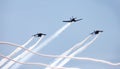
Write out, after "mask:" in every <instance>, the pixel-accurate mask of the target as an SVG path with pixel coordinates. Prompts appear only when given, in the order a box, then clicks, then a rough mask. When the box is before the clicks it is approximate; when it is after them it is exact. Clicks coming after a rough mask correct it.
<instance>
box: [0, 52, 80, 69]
mask: <svg viewBox="0 0 120 69" xmlns="http://www.w3.org/2000/svg"><path fill="white" fill-rule="evenodd" d="M0 57H3V58H6V59H8V60H11V61H13V62H15V63H19V64H26V65H37V66H45V67H46V66H47V67H50V68H51V69H80V68H67V67H60V68H58V67H51V66H50V65H47V64H43V63H30V62H29V63H28V62H27V63H24V62H19V61H16V60H14V59H12V58H9V57H6V56H4V55H2V54H0Z"/></svg>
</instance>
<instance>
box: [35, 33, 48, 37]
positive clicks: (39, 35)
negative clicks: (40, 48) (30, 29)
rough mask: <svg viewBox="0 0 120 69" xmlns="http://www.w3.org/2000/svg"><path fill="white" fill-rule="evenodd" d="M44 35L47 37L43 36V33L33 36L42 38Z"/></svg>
mask: <svg viewBox="0 0 120 69" xmlns="http://www.w3.org/2000/svg"><path fill="white" fill-rule="evenodd" d="M42 35H46V34H43V33H37V34H35V35H33V36H35V37H41V36H42Z"/></svg>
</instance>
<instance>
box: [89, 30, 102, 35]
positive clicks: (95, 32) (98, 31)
mask: <svg viewBox="0 0 120 69" xmlns="http://www.w3.org/2000/svg"><path fill="white" fill-rule="evenodd" d="M100 32H103V31H102V30H95V31H94V32H92V33H91V34H95V35H96V34H99V33H100Z"/></svg>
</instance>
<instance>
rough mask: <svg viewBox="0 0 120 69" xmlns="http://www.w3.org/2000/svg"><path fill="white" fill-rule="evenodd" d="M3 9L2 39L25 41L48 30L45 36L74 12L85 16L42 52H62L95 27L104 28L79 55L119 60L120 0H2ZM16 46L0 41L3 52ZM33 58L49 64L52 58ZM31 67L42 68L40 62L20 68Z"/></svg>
mask: <svg viewBox="0 0 120 69" xmlns="http://www.w3.org/2000/svg"><path fill="white" fill-rule="evenodd" d="M0 9H1V10H0V24H1V25H0V32H1V33H0V41H9V42H13V43H17V44H23V43H25V42H26V41H27V40H28V39H29V38H30V37H31V36H32V35H33V34H36V33H37V32H43V33H46V34H47V36H46V37H45V39H46V38H48V37H49V36H51V35H52V34H53V33H54V32H56V31H57V30H58V29H60V28H61V27H62V26H64V25H65V24H66V23H63V22H62V20H68V19H69V18H70V17H72V16H74V17H77V18H83V20H82V21H80V22H76V23H74V24H72V25H71V26H70V27H69V28H67V29H66V30H65V31H64V32H63V33H62V34H61V35H60V36H58V37H57V38H56V39H55V40H53V41H52V42H51V43H49V44H48V45H47V46H46V47H44V48H43V49H42V50H41V51H39V53H45V54H56V55H59V54H61V53H63V52H64V51H66V50H68V49H69V48H70V47H72V46H73V45H74V44H76V43H77V42H80V41H82V40H83V39H84V38H86V37H87V36H88V35H89V34H90V33H91V32H93V31H94V30H96V29H101V30H103V31H104V32H103V33H102V34H101V35H100V37H99V38H98V39H97V40H96V41H95V42H94V43H93V44H92V45H91V46H90V47H89V48H87V49H86V50H85V51H83V52H82V53H80V54H78V55H77V56H78V57H92V58H97V59H103V60H107V61H111V62H114V63H117V62H120V59H119V58H120V54H119V53H120V51H119V50H120V31H119V30H120V0H59V1H58V0H0ZM45 39H44V40H45ZM35 41H36V40H34V41H33V42H35ZM14 49H15V47H10V46H7V45H0V53H3V54H5V55H8V54H10V52H12V51H13V50H14ZM0 59H1V57H0ZM31 59H32V60H31ZM31 59H29V60H28V61H32V62H43V63H47V64H50V63H51V62H52V61H53V59H48V58H43V57H38V56H33V57H32V58H31ZM65 66H68V67H69V66H70V67H80V68H81V69H120V67H115V66H110V65H106V64H101V63H96V62H90V61H76V60H72V61H70V63H68V64H67V65H65ZM28 68H29V69H40V67H39V66H30V65H23V66H22V67H21V68H19V69H28ZM42 68H43V67H41V69H42Z"/></svg>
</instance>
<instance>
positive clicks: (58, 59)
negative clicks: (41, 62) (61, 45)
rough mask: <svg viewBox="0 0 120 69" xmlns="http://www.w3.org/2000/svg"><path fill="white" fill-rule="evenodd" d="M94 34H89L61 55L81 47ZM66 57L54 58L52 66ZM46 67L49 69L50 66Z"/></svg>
mask: <svg viewBox="0 0 120 69" xmlns="http://www.w3.org/2000/svg"><path fill="white" fill-rule="evenodd" d="M91 36H92V35H89V36H87V37H86V38H85V39H84V40H83V41H81V42H79V43H77V44H75V45H74V46H73V47H72V48H70V49H69V50H67V51H66V52H64V53H63V54H62V55H60V56H67V55H68V54H69V53H70V52H72V51H73V50H75V49H77V48H79V47H80V46H81V45H82V44H84V43H85V42H86V41H87V40H88V39H89V38H90V37H91ZM63 59H64V58H57V59H55V60H54V62H53V63H52V64H50V65H51V66H55V65H57V64H58V63H59V62H60V61H61V60H63ZM45 69H49V68H48V67H47V68H45Z"/></svg>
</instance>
